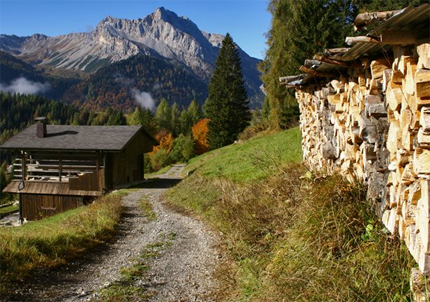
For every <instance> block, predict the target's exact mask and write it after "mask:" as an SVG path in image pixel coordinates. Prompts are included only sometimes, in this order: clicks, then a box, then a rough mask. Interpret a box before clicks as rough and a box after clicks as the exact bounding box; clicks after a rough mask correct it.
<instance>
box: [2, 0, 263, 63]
mask: <svg viewBox="0 0 430 302" xmlns="http://www.w3.org/2000/svg"><path fill="white" fill-rule="evenodd" d="M267 5H268V0H187V1H183V0H167V1H163V0H158V1H155V0H124V1H122V0H88V1H79V0H41V1H28V0H27V1H25V0H0V33H1V34H9V35H10V34H15V35H17V36H29V35H32V34H34V33H40V34H45V35H47V36H56V35H60V34H68V33H72V32H83V31H90V30H92V29H94V28H95V27H96V25H97V24H98V23H99V22H100V21H101V20H102V19H103V18H104V17H106V16H108V15H110V16H113V17H117V18H126V19H137V18H143V17H145V16H146V15H149V14H150V13H152V12H153V11H154V10H155V9H156V8H157V7H161V6H163V7H164V8H166V9H169V10H171V11H174V12H175V13H177V14H178V15H179V16H187V17H188V18H190V19H191V20H192V21H193V22H194V23H196V24H197V25H198V26H199V28H200V29H201V30H204V31H206V32H209V33H218V34H226V33H227V32H229V33H230V35H231V36H232V37H233V39H234V41H235V42H236V43H237V44H239V46H240V47H241V48H242V49H244V50H245V51H246V52H247V53H248V54H249V55H251V56H253V57H257V58H260V59H262V58H263V57H264V51H265V49H266V44H265V41H266V38H265V37H264V34H265V33H266V32H267V31H268V30H269V28H270V20H271V16H270V14H269V13H268V12H267Z"/></svg>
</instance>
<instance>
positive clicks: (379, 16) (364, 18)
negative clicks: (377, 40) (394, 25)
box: [354, 10, 400, 30]
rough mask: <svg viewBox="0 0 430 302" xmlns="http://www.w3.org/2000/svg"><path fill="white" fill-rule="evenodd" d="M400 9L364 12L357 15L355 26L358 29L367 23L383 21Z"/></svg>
mask: <svg viewBox="0 0 430 302" xmlns="http://www.w3.org/2000/svg"><path fill="white" fill-rule="evenodd" d="M398 12H400V10H391V11H385V12H372V13H367V12H366V13H362V14H359V15H357V17H356V18H355V20H354V28H355V30H358V29H360V28H362V27H364V26H366V25H370V24H375V23H377V22H382V21H385V20H388V19H389V18H391V17H392V16H394V15H395V14H396V13H398Z"/></svg>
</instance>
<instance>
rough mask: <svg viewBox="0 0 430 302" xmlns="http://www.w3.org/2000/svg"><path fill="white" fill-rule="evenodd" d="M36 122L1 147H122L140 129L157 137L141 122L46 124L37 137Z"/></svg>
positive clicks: (147, 134) (112, 150)
mask: <svg viewBox="0 0 430 302" xmlns="http://www.w3.org/2000/svg"><path fill="white" fill-rule="evenodd" d="M36 129H37V124H35V125H32V126H30V127H28V128H26V129H25V130H23V131H22V132H20V133H18V134H17V135H15V136H14V137H12V138H10V139H9V140H7V141H6V142H4V143H3V144H2V145H0V149H9V150H10V149H15V150H16V149H18V150H51V151H111V152H116V151H121V150H122V149H123V148H124V147H125V146H126V145H127V144H128V142H129V141H130V140H131V139H132V138H133V137H134V136H135V135H136V134H137V133H138V132H139V131H143V132H144V133H145V135H146V136H148V138H149V139H151V140H152V141H154V143H157V142H156V140H155V139H154V138H153V137H152V136H151V135H150V134H149V133H148V132H147V131H145V130H144V129H143V127H142V126H69V125H46V132H47V135H46V137H43V138H37V137H36Z"/></svg>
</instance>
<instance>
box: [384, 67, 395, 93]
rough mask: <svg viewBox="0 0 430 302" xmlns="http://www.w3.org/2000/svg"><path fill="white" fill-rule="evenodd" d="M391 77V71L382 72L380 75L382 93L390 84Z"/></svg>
mask: <svg viewBox="0 0 430 302" xmlns="http://www.w3.org/2000/svg"><path fill="white" fill-rule="evenodd" d="M392 76H393V70H392V69H385V70H384V72H383V75H382V92H385V91H386V90H387V87H388V84H389V83H390V81H391V78H392Z"/></svg>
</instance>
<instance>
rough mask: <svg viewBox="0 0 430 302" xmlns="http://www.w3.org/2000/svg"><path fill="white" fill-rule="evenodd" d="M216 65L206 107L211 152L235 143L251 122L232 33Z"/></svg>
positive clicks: (228, 35)
mask: <svg viewBox="0 0 430 302" xmlns="http://www.w3.org/2000/svg"><path fill="white" fill-rule="evenodd" d="M215 64H216V67H215V71H214V73H213V76H212V79H211V81H210V83H209V87H208V92H209V97H208V99H209V102H208V103H207V104H206V107H205V109H206V113H207V117H208V118H209V119H210V121H209V124H208V128H209V133H208V140H209V145H210V148H211V149H216V148H220V147H222V146H225V145H228V144H231V143H233V142H234V141H235V140H236V139H237V136H238V134H239V133H240V132H242V131H243V130H244V129H245V127H246V126H247V125H248V124H249V121H250V119H251V114H250V112H249V100H248V96H247V93H246V89H245V85H244V80H243V74H242V66H241V60H240V57H239V52H238V49H237V46H236V44H235V43H234V41H233V39H232V38H231V36H230V34H228V33H227V35H226V37H225V38H224V40H223V41H222V46H221V50H220V52H219V55H218V58H217V61H216V63H215Z"/></svg>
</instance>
